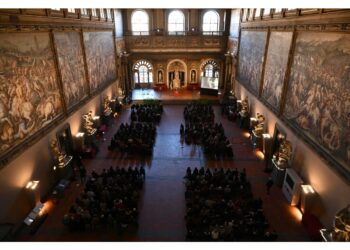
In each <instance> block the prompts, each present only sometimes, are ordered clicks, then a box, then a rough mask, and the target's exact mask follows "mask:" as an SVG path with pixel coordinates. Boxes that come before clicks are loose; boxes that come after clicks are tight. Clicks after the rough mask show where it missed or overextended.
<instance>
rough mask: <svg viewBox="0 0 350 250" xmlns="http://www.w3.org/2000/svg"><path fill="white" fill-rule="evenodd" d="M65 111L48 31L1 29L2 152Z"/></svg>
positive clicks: (0, 145)
mask: <svg viewBox="0 0 350 250" xmlns="http://www.w3.org/2000/svg"><path fill="white" fill-rule="evenodd" d="M62 111H63V109H62V102H61V97H60V93H59V87H58V83H57V77H56V70H55V63H54V57H53V53H52V46H51V42H50V36H49V33H0V156H3V155H4V154H5V153H6V152H9V151H10V150H11V149H12V148H13V147H15V146H16V145H18V144H19V143H20V142H22V141H23V140H25V139H27V138H29V137H30V136H31V135H33V134H34V133H35V132H37V131H39V130H40V129H41V128H43V127H45V126H47V125H48V124H49V123H51V122H52V121H53V120H55V118H57V117H58V116H59V115H60V114H62Z"/></svg>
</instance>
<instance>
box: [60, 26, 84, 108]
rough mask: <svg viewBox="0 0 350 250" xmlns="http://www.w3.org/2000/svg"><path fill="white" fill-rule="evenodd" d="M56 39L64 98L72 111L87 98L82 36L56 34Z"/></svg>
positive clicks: (69, 33)
mask: <svg viewBox="0 0 350 250" xmlns="http://www.w3.org/2000/svg"><path fill="white" fill-rule="evenodd" d="M54 38H55V45H56V46H55V47H56V52H57V57H58V64H59V67H60V72H61V77H62V84H63V89H64V98H65V102H66V105H67V108H68V109H70V108H72V107H73V106H74V105H76V104H78V103H79V102H81V101H82V100H83V99H84V98H86V97H87V90H86V86H87V85H86V77H85V69H84V59H83V51H82V46H81V41H80V34H79V33H77V32H57V33H56V32H55V33H54Z"/></svg>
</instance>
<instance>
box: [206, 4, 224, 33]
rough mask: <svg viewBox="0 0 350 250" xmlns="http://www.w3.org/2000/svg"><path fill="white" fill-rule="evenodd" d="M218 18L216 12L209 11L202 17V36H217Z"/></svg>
mask: <svg viewBox="0 0 350 250" xmlns="http://www.w3.org/2000/svg"><path fill="white" fill-rule="evenodd" d="M219 24H220V17H219V14H218V13H217V12H216V11H213V10H209V11H207V12H205V14H204V15H203V34H205V35H217V34H218V31H219Z"/></svg>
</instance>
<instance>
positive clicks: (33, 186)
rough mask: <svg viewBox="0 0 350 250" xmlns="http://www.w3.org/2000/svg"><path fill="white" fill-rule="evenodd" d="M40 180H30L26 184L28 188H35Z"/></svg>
mask: <svg viewBox="0 0 350 250" xmlns="http://www.w3.org/2000/svg"><path fill="white" fill-rule="evenodd" d="M39 182H40V181H29V182H28V183H27V185H26V189H30V190H35V189H36V188H37V187H38V185H39Z"/></svg>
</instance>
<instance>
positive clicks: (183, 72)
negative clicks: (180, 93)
mask: <svg viewBox="0 0 350 250" xmlns="http://www.w3.org/2000/svg"><path fill="white" fill-rule="evenodd" d="M166 72H167V87H168V88H169V89H173V88H178V87H180V88H183V87H186V86H187V65H186V63H185V62H184V61H183V60H181V59H173V60H171V61H170V62H169V63H168V65H167V70H166ZM176 74H178V76H179V78H180V83H179V84H180V86H174V80H175V76H176ZM175 82H176V80H175Z"/></svg>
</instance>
